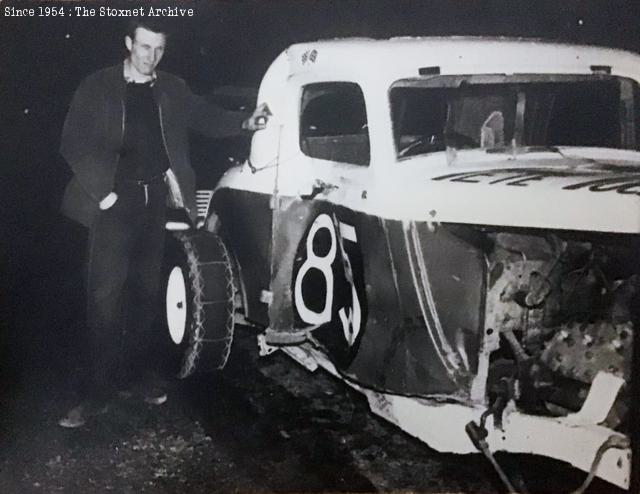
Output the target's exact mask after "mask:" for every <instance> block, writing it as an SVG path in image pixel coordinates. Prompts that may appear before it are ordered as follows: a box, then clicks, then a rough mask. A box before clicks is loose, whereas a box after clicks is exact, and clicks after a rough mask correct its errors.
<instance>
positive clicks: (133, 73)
mask: <svg viewBox="0 0 640 494" xmlns="http://www.w3.org/2000/svg"><path fill="white" fill-rule="evenodd" d="M122 75H123V76H124V80H125V81H126V82H136V83H139V84H144V83H146V82H151V85H152V86H153V85H154V84H155V82H156V79H157V78H158V74H157V73H156V71H155V70H154V71H153V74H151V75H148V76H145V75H142V74H140V73H139V72H138V71H137V70H133V68H132V67H131V61H130V60H129V59H128V58H125V59H124V64H123V69H122Z"/></svg>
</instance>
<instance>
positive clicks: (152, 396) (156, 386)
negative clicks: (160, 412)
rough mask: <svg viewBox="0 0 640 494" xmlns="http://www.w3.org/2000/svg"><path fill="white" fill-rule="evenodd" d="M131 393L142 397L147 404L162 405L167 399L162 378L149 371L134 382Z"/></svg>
mask: <svg viewBox="0 0 640 494" xmlns="http://www.w3.org/2000/svg"><path fill="white" fill-rule="evenodd" d="M132 391H133V395H134V396H137V397H138V398H140V399H142V401H144V402H145V403H147V404H148V405H162V404H163V403H166V401H167V387H166V383H165V381H164V380H162V379H161V378H160V377H158V376H157V375H156V374H154V373H150V374H148V375H146V376H145V377H143V378H142V380H141V381H139V382H138V383H136V384H135V385H134V386H133V388H132Z"/></svg>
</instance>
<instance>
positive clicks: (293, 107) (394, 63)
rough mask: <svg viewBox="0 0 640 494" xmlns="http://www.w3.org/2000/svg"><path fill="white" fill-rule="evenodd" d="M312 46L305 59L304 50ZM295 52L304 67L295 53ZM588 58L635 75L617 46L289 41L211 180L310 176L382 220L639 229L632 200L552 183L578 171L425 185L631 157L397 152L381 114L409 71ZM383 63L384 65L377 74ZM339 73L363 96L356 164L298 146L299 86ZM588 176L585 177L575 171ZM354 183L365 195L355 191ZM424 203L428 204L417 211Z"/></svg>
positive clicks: (635, 61) (304, 190)
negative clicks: (260, 117)
mask: <svg viewBox="0 0 640 494" xmlns="http://www.w3.org/2000/svg"><path fill="white" fill-rule="evenodd" d="M313 50H316V52H317V56H316V59H315V61H314V62H313V63H309V62H308V60H309V59H308V57H309V53H311V52H312V51H313ZM305 53H306V54H307V63H303V62H302V56H303V55H304V54H305ZM591 65H607V66H611V67H612V69H611V72H612V75H617V76H622V77H630V78H632V79H635V80H636V81H637V80H639V79H640V56H638V55H636V54H633V53H631V52H626V51H622V50H614V49H605V48H595V47H588V46H574V45H567V44H559V43H545V42H540V41H535V42H534V41H531V40H514V39H501V38H487V39H482V38H456V37H454V38H397V39H391V40H370V39H345V40H332V41H318V42H311V43H304V44H299V45H293V46H291V47H290V48H289V49H288V50H286V51H285V52H283V53H282V54H281V55H280V56H279V57H278V58H277V59H276V60H275V61H274V62H273V64H272V65H271V67H270V68H269V69H268V71H267V73H266V74H265V76H264V78H263V80H262V83H261V86H260V91H259V94H258V104H260V103H267V104H268V105H269V108H270V109H271V110H272V112H273V117H272V118H270V119H269V122H268V123H267V128H266V129H265V130H261V131H259V132H256V133H254V136H253V138H252V147H251V158H250V161H251V165H252V166H253V168H254V170H255V169H257V172H256V173H252V172H251V171H250V167H249V166H248V164H245V165H244V166H242V167H237V168H234V169H232V170H230V171H229V172H228V173H227V174H226V175H225V177H224V178H223V179H222V181H221V182H220V185H219V187H230V188H236V189H239V190H250V191H254V192H260V193H264V194H273V192H274V190H277V191H278V194H279V195H281V196H285V197H295V196H301V195H305V194H309V193H310V191H311V190H312V187H313V183H314V181H316V180H322V181H324V182H325V183H329V184H333V185H335V186H336V188H335V189H331V190H328V191H326V192H322V193H320V194H319V195H318V198H320V199H323V200H326V201H328V202H332V203H335V204H340V205H343V206H345V207H348V208H351V209H352V210H354V211H359V212H363V213H365V214H369V215H373V216H378V217H381V218H385V219H392V220H402V221H405V220H410V221H426V219H427V218H428V219H429V220H430V221H432V222H441V223H443V222H454V223H466V224H486V225H505V226H514V227H532V228H551V229H571V230H583V231H601V232H620V233H639V232H640V196H638V195H634V194H627V195H623V194H619V193H617V192H615V191H610V192H591V191H589V190H586V189H581V190H573V191H569V190H563V187H564V186H566V185H571V184H575V183H579V182H580V181H584V180H585V177H584V176H583V177H575V176H574V177H571V176H569V177H547V178H545V179H544V180H542V181H539V182H530V183H528V184H527V186H526V187H517V186H509V185H507V184H506V183H497V184H493V185H491V184H489V183H488V182H489V181H490V180H489V179H488V180H484V181H482V180H480V181H479V183H461V182H451V181H434V180H432V179H433V178H434V177H437V176H442V175H444V174H449V173H455V172H465V171H482V170H488V169H500V168H503V169H504V168H518V167H525V166H528V167H540V168H549V169H551V170H563V171H577V172H581V173H582V172H584V173H586V174H587V175H588V176H591V177H593V178H604V177H616V176H618V177H621V176H623V174H622V173H617V172H616V171H615V170H611V171H602V170H601V171H595V170H594V169H593V167H592V166H591V165H590V164H589V163H586V162H584V160H583V162H582V163H580V158H581V157H582V158H589V159H595V160H603V161H606V162H607V163H614V162H618V163H620V164H626V165H631V166H637V167H638V171H639V172H640V153H637V152H633V151H627V150H618V149H598V148H569V147H561V148H560V150H561V152H562V153H563V154H564V155H565V157H567V156H568V158H565V157H563V156H561V155H560V154H558V153H552V152H536V153H530V154H526V155H519V156H516V158H515V159H514V157H513V155H512V154H511V153H505V154H502V155H501V154H495V153H491V154H487V153H486V152H484V150H459V151H458V152H457V156H456V160H455V162H454V163H449V162H448V161H447V159H446V153H445V152H435V153H432V154H430V155H426V156H424V155H423V156H416V157H411V158H407V159H400V160H399V159H398V157H397V156H396V151H395V143H394V139H393V132H392V125H391V115H390V112H389V87H390V86H391V84H393V83H394V82H395V81H397V80H399V79H403V78H408V77H417V76H418V69H419V68H420V67H429V66H438V67H440V73H441V74H442V75H448V74H469V75H472V74H517V73H531V74H591V68H590V66H591ZM380 67H384V71H381V70H380ZM336 80H340V81H351V82H355V83H357V84H359V85H360V87H361V89H362V92H363V95H364V98H365V104H366V110H367V116H368V131H369V138H370V144H371V162H370V165H369V166H368V167H363V166H357V165H350V164H346V163H338V162H334V161H330V160H322V159H314V158H310V157H308V156H305V155H304V154H303V153H302V152H301V150H300V147H299V121H298V120H299V117H298V114H299V111H300V99H301V94H302V90H303V86H304V85H305V84H309V83H313V82H323V81H336ZM587 178H588V177H587ZM363 191H366V194H365V198H363V197H362V196H363V194H362V192H363ZM429 211H436V212H437V215H436V216H435V217H429V216H428V213H429Z"/></svg>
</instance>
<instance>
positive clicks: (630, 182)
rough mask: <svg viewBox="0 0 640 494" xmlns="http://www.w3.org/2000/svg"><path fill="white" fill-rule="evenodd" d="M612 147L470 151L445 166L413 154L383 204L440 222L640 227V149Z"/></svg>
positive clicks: (631, 230) (394, 212)
mask: <svg viewBox="0 0 640 494" xmlns="http://www.w3.org/2000/svg"><path fill="white" fill-rule="evenodd" d="M460 154H462V153H460ZM598 154H600V155H598ZM608 154H609V157H608V158H607V153H605V152H600V153H597V152H596V153H591V155H592V156H591V157H588V156H587V154H585V153H577V152H576V154H574V155H572V156H568V155H566V154H564V153H536V154H535V155H530V156H517V157H513V156H511V157H509V156H506V155H496V156H491V155H488V154H487V153H482V157H481V158H480V154H479V153H470V154H469V155H467V156H462V158H463V159H460V156H459V157H458V159H456V162H455V163H454V164H451V163H449V164H447V165H445V166H438V164H437V162H436V160H434V159H418V160H411V161H412V163H399V165H400V166H403V165H407V169H406V170H405V171H402V172H399V173H397V174H396V175H395V176H394V177H393V179H392V180H391V182H387V186H389V185H391V183H392V182H395V183H396V187H393V188H397V187H398V186H400V187H401V188H402V192H401V193H396V194H391V195H388V194H386V197H388V198H389V197H390V196H392V197H393V198H392V199H391V198H390V199H389V200H387V201H384V200H383V201H382V202H386V204H385V205H384V206H382V207H383V209H385V210H386V211H387V212H388V213H389V212H390V213H391V215H392V216H399V217H404V218H406V219H409V217H410V219H413V220H415V219H417V216H416V214H417V215H418V216H423V217H424V216H426V217H427V218H428V219H429V221H434V222H442V223H444V222H452V223H467V224H482V225H505V226H514V227H530V228H553V229H566V230H586V231H600V232H619V233H640V154H638V153H634V152H627V151H620V152H617V151H616V152H609V153H608ZM593 155H598V156H597V158H595V157H593ZM440 161H442V157H441V158H440Z"/></svg>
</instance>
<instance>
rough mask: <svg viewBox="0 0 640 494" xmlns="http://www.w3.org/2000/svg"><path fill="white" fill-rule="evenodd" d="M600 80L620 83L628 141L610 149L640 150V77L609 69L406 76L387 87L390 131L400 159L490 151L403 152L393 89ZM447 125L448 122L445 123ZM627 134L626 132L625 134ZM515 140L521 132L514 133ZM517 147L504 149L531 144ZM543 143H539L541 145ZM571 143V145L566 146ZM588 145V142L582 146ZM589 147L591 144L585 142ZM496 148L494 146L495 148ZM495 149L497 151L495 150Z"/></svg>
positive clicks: (552, 147) (549, 146) (508, 147)
mask: <svg viewBox="0 0 640 494" xmlns="http://www.w3.org/2000/svg"><path fill="white" fill-rule="evenodd" d="M600 81H612V82H617V83H618V84H619V89H620V101H619V103H620V112H619V113H620V116H619V119H620V125H621V139H623V142H626V143H629V144H627V145H626V146H625V147H615V148H607V149H615V150H630V151H639V150H640V135H638V134H639V131H640V122H639V121H638V120H639V119H640V111H639V110H640V107H639V106H638V105H640V102H636V98H640V84H639V83H638V81H636V80H634V79H632V78H630V77H623V76H617V75H612V74H607V73H590V74H539V73H520V74H451V75H432V76H426V77H425V76H422V77H410V78H403V79H399V80H397V81H395V82H393V83H392V84H391V85H390V86H389V89H388V91H387V98H388V107H389V116H390V120H391V131H392V139H393V147H394V151H395V155H396V159H397V160H398V161H405V160H409V159H413V158H416V157H420V156H428V155H431V154H435V153H442V152H446V151H447V150H449V149H455V150H458V151H459V150H462V151H464V150H473V151H478V150H484V151H488V150H489V149H490V148H481V147H480V146H478V147H476V148H456V147H455V146H448V145H447V146H446V147H445V149H443V150H437V151H430V152H424V153H417V154H411V155H408V156H402V155H401V151H402V149H399V139H398V134H397V129H396V125H397V121H396V118H395V116H394V104H393V100H392V96H391V95H392V91H393V90H394V89H396V88H424V89H456V88H464V87H465V86H474V85H475V86H482V85H506V84H509V85H513V86H517V85H519V84H520V85H526V84H536V83H538V84H540V83H572V82H600ZM521 117H523V116H522V115H521ZM445 128H446V125H445ZM623 134H624V135H623ZM514 137H516V140H518V137H521V136H514ZM515 144H516V147H515V148H514V147H513V143H510V144H509V145H505V149H506V150H508V149H511V150H515V149H518V148H521V147H524V148H527V147H530V146H526V145H524V146H523V145H522V142H516V143H515ZM541 147H544V146H537V148H538V149H539V148H541ZM558 147H564V146H562V145H554V144H550V145H548V148H549V149H553V150H555V149H557V148H558ZM567 147H568V146H567ZM580 147H585V146H580ZM586 147H589V146H586ZM492 151H493V150H492ZM493 152H495V151H493Z"/></svg>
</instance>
